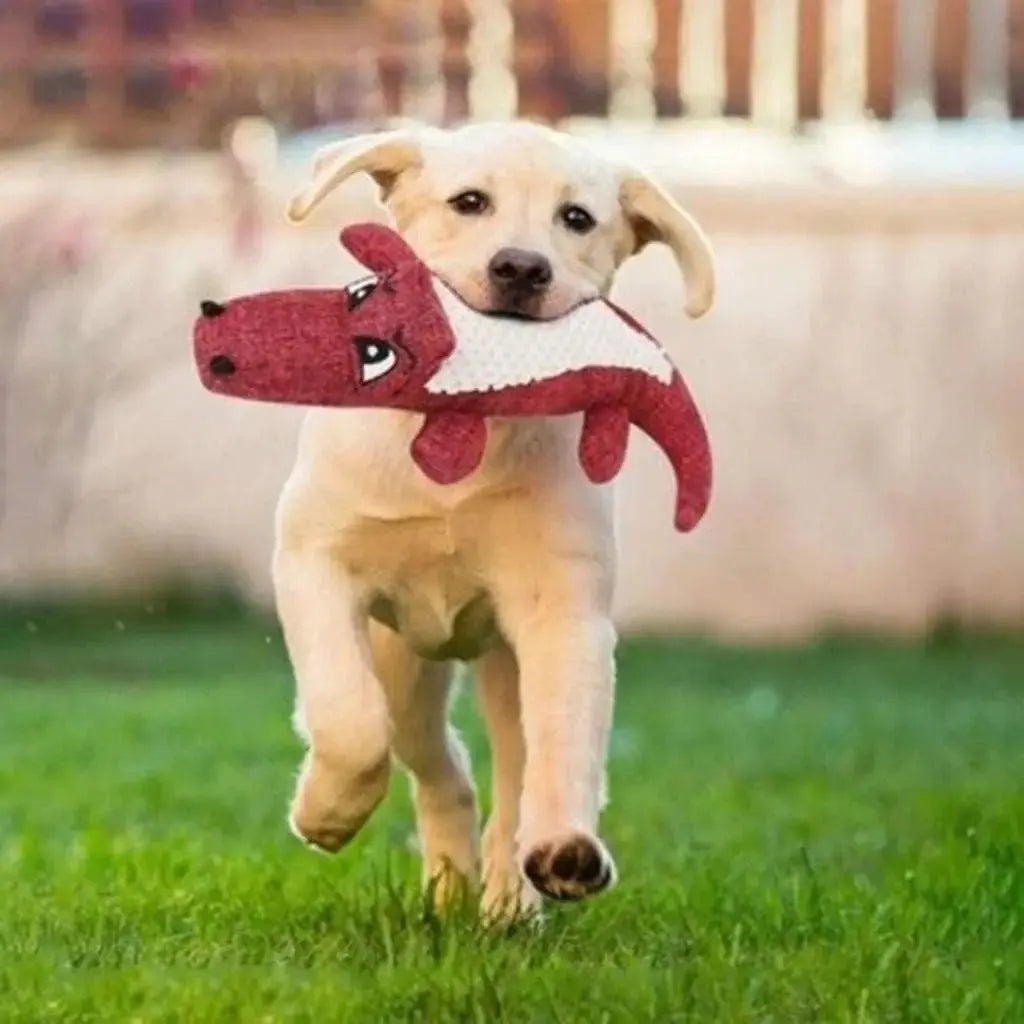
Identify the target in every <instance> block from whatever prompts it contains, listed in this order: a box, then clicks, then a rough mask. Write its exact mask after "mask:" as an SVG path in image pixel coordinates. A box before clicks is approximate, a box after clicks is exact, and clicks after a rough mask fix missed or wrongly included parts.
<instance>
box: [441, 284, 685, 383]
mask: <svg viewBox="0 0 1024 1024" xmlns="http://www.w3.org/2000/svg"><path fill="white" fill-rule="evenodd" d="M434 289H435V291H436V292H437V296H438V298H439V299H440V300H441V305H442V306H443V307H444V311H445V314H446V315H447V317H448V320H449V322H450V324H451V327H452V331H453V333H454V334H455V339H456V348H455V351H454V352H453V353H452V355H451V356H449V358H448V359H447V360H446V361H445V363H444V365H443V366H442V367H441V369H440V370H438V371H437V373H435V374H434V376H433V377H432V378H431V379H430V380H429V381H427V383H426V389H427V391H429V392H431V393H433V394H438V395H456V394H464V393H466V392H471V391H472V392H476V391H497V390H499V389H501V388H509V387H515V386H516V385H521V384H532V383H534V382H536V381H541V380H549V379H550V378H552V377H558V376H559V375H561V374H563V373H565V372H566V371H569V370H582V369H585V368H586V367H588V366H601V367H609V368H617V369H627V370H641V371H643V372H644V373H647V374H649V375H650V376H652V377H655V378H656V379H657V380H660V381H661V382H662V383H663V384H668V383H669V382H670V381H671V379H672V364H671V363H670V362H669V359H668V356H667V355H665V353H664V352H663V351H662V350H661V348H660V347H659V346H658V345H657V344H655V343H654V342H653V341H651V339H650V338H648V337H646V336H645V335H643V334H641V333H640V332H639V331H636V330H634V329H633V328H632V327H630V326H629V324H627V323H626V322H625V321H624V320H623V319H622V318H621V317H620V316H619V315H618V314H617V313H616V312H615V311H614V310H613V309H609V308H608V306H607V305H606V304H605V303H604V302H602V301H600V300H598V301H595V302H588V303H586V304H585V305H583V306H581V307H580V308H579V309H576V310H574V311H573V312H571V313H569V314H567V315H566V316H565V317H563V318H561V319H559V320H534V321H530V322H524V321H522V320H509V319H504V318H502V317H491V316H485V315H484V314H483V313H477V312H476V311H475V310H474V309H471V308H470V307H469V306H467V305H466V304H465V303H464V302H463V301H462V300H461V299H460V298H458V296H456V295H454V294H453V293H452V292H451V290H450V289H449V288H448V287H447V286H446V285H444V284H442V283H441V282H439V281H435V282H434Z"/></svg>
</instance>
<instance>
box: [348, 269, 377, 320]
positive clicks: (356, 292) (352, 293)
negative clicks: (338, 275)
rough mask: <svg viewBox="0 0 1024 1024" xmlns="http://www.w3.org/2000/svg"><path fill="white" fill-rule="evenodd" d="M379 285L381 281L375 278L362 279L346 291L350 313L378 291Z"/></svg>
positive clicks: (354, 282) (353, 283)
mask: <svg viewBox="0 0 1024 1024" xmlns="http://www.w3.org/2000/svg"><path fill="white" fill-rule="evenodd" d="M379 283H380V281H379V279H378V278H377V277H375V276H370V277H361V278H359V280H358V281H353V282H352V283H351V284H350V285H349V286H348V287H347V288H346V289H345V291H346V293H347V294H348V308H349V312H351V311H352V310H353V309H355V308H356V306H359V305H361V304H362V303H364V302H365V301H366V300H367V299H368V298H369V297H370V296H371V295H372V294H373V293H374V292H375V291H376V290H377V285H378V284H379Z"/></svg>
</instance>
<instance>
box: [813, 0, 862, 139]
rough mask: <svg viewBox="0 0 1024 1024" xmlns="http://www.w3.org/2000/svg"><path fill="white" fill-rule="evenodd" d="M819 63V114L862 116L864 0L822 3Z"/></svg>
mask: <svg viewBox="0 0 1024 1024" xmlns="http://www.w3.org/2000/svg"><path fill="white" fill-rule="evenodd" d="M822 64H823V66H822V103H821V112H822V117H823V118H825V119H826V120H828V121H836V122H851V121H860V120H862V119H863V117H864V108H865V104H866V101H867V80H868V11H867V2H866V0H831V2H830V3H829V4H827V5H826V8H825V46H824V60H823V62H822Z"/></svg>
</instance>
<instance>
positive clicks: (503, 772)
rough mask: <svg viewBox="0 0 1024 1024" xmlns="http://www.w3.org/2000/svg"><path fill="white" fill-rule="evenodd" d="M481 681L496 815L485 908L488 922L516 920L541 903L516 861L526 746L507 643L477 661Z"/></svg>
mask: <svg viewBox="0 0 1024 1024" xmlns="http://www.w3.org/2000/svg"><path fill="white" fill-rule="evenodd" d="M476 684H477V693H478V696H479V702H480V710H481V712H482V714H483V717H484V721H485V723H486V725H487V737H488V739H489V740H490V745H491V761H492V764H493V771H492V778H493V782H492V786H491V816H490V818H489V819H488V821H487V827H486V828H485V829H484V838H483V853H484V891H483V899H482V901H481V902H482V910H483V914H484V917H485V918H486V919H487V920H489V921H494V922H498V921H513V920H517V919H519V918H522V917H526V916H530V915H531V914H532V913H533V911H534V910H535V909H536V908H537V904H538V902H539V898H538V894H537V891H536V890H535V889H534V888H533V886H531V885H529V884H528V883H527V882H526V881H525V880H524V879H523V876H522V873H521V872H520V870H519V864H518V863H517V861H516V829H517V828H518V827H519V797H520V794H521V792H522V788H523V765H524V764H525V762H526V745H525V743H524V742H523V729H522V725H521V724H520V717H521V716H520V709H519V668H518V666H517V665H516V659H515V655H514V654H513V653H512V652H511V651H510V650H509V649H508V648H507V647H500V648H497V649H495V650H493V651H488V652H487V653H486V654H485V655H484V656H483V657H482V658H480V660H479V661H477V663H476Z"/></svg>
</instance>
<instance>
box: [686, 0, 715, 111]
mask: <svg viewBox="0 0 1024 1024" xmlns="http://www.w3.org/2000/svg"><path fill="white" fill-rule="evenodd" d="M679 52H680V60H679V63H680V67H679V92H680V94H681V95H682V99H683V109H684V110H685V111H686V113H687V114H689V115H690V116H692V117H702V118H706V117H720V116H721V114H722V111H723V110H724V109H725V12H724V8H723V6H722V0H686V2H685V3H684V4H683V16H682V18H681V19H680V22H679Z"/></svg>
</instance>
